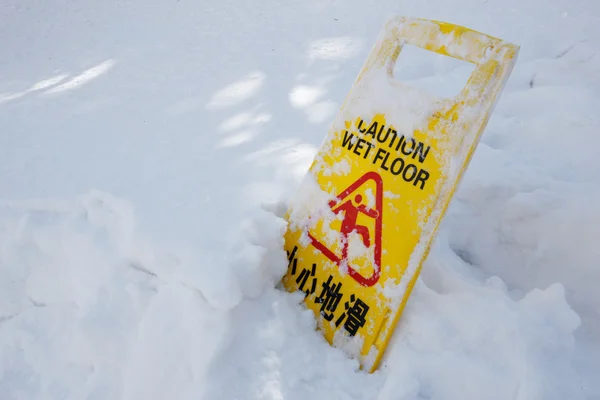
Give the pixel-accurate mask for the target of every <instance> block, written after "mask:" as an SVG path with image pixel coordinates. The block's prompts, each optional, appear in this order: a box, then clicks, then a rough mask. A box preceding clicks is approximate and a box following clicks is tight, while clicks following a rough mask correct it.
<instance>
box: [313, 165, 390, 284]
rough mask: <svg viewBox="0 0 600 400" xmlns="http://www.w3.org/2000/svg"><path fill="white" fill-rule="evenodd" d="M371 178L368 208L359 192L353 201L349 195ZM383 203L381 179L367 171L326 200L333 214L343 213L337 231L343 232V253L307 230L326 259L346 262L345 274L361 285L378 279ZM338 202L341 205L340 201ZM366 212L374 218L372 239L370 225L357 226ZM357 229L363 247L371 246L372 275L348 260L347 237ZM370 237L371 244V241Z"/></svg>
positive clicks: (374, 173) (339, 262)
mask: <svg viewBox="0 0 600 400" xmlns="http://www.w3.org/2000/svg"><path fill="white" fill-rule="evenodd" d="M370 180H372V181H373V182H374V183H375V208H369V207H367V206H366V205H364V204H362V201H363V197H362V195H360V194H356V195H355V196H354V203H356V205H355V204H354V203H353V202H352V198H351V195H352V194H353V193H354V192H355V191H356V190H357V189H359V188H360V187H361V186H362V185H364V184H365V183H367V182H368V181H370ZM382 202H383V181H382V179H381V176H379V174H378V173H376V172H374V171H370V172H367V173H366V174H364V175H363V176H361V177H360V178H358V180H356V182H354V183H353V184H351V185H350V186H349V187H348V188H347V189H346V190H344V191H342V192H341V193H340V194H339V195H337V196H336V200H332V201H330V202H329V207H330V208H331V210H332V211H333V212H334V213H335V214H339V213H340V212H343V213H344V214H343V219H342V226H341V228H340V233H341V234H342V235H341V236H342V243H341V244H342V254H341V257H339V256H337V255H336V254H335V253H334V252H332V251H331V250H330V249H328V248H327V247H325V245H323V243H321V242H320V241H319V240H318V239H316V238H315V237H314V236H313V235H311V234H310V232H309V233H308V236H309V238H310V240H311V243H312V245H313V246H315V248H317V249H318V250H320V251H321V252H322V253H323V254H324V255H325V256H326V257H327V258H329V259H330V260H331V261H333V262H334V263H336V264H337V265H338V266H341V265H343V264H347V266H348V274H349V275H350V276H352V277H353V278H354V279H355V280H356V281H357V282H358V283H360V284H361V285H363V286H373V285H374V284H375V283H377V281H378V280H379V274H380V272H381V226H382ZM340 203H341V204H340ZM360 213H362V214H365V215H367V216H368V217H371V218H373V219H375V232H374V238H371V235H370V233H369V228H368V227H366V226H364V225H358V224H357V219H358V216H359V214H360ZM352 232H356V233H357V234H358V235H360V237H361V239H362V242H363V244H364V245H365V247H367V248H369V247H371V246H372V245H373V246H374V256H375V260H374V261H375V264H374V265H373V274H372V275H371V276H370V277H364V276H362V275H361V274H360V273H359V272H358V271H356V270H355V269H353V268H352V267H351V266H350V265H349V263H348V244H349V243H348V236H349V235H350V234H351V233H352ZM372 239H373V241H374V243H372Z"/></svg>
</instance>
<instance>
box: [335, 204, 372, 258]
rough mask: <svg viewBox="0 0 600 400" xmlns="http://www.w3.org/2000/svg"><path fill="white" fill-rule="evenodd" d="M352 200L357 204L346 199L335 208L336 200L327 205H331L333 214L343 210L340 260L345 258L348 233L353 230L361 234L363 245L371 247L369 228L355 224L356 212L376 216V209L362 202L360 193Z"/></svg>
mask: <svg viewBox="0 0 600 400" xmlns="http://www.w3.org/2000/svg"><path fill="white" fill-rule="evenodd" d="M354 201H355V202H356V204H358V206H355V205H354V204H352V200H348V201H346V202H345V203H342V205H340V206H338V207H337V208H336V209H334V207H335V204H336V202H335V201H330V202H329V207H331V210H332V211H333V212H334V213H335V214H339V213H340V212H341V211H343V212H344V219H343V221H342V228H341V229H340V232H341V234H342V241H343V249H342V260H345V259H346V258H347V256H348V235H350V234H351V233H352V232H354V231H356V233H358V234H359V235H360V236H361V238H362V241H363V244H364V245H365V247H371V237H370V235H369V228H367V227H366V226H364V225H357V224H356V220H357V219H358V214H359V213H363V214H365V215H368V216H369V217H371V218H377V217H378V216H379V213H378V212H377V210H373V209H371V208H368V207H367V206H365V205H364V204H362V196H361V195H360V194H357V195H356V196H355V197H354Z"/></svg>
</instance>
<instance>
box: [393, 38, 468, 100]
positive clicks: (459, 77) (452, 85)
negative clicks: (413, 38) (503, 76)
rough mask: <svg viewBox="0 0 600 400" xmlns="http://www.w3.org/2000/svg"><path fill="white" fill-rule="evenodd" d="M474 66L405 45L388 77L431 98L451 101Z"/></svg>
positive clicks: (465, 82) (463, 85)
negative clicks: (421, 91)
mask: <svg viewBox="0 0 600 400" xmlns="http://www.w3.org/2000/svg"><path fill="white" fill-rule="evenodd" d="M475 66H476V65H475V64H473V63H470V62H467V61H462V60H458V59H456V58H453V57H449V56H445V55H443V54H439V53H435V52H433V51H429V50H425V49H422V48H420V47H416V46H413V45H410V44H405V45H404V46H402V50H401V51H400V55H399V56H398V58H397V60H396V62H395V64H394V67H393V69H392V77H393V78H394V79H395V80H398V81H402V82H403V83H405V84H407V85H410V86H413V87H417V88H419V89H421V90H424V91H425V92H427V93H430V94H432V95H434V96H437V97H441V98H452V97H455V96H456V95H458V94H459V93H460V91H461V90H462V89H463V88H464V87H465V85H466V84H467V81H468V80H469V77H470V76H471V74H472V73H473V71H474V70H475Z"/></svg>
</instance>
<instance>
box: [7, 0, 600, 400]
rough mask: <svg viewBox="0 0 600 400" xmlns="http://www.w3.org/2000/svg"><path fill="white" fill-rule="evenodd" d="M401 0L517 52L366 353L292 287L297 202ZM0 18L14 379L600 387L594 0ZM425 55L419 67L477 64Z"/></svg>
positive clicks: (327, 388) (598, 32)
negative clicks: (371, 358) (405, 285)
mask: <svg viewBox="0 0 600 400" xmlns="http://www.w3.org/2000/svg"><path fill="white" fill-rule="evenodd" d="M392 15H403V16H409V17H422V18H427V19H434V20H442V21H448V22H451V23H456V24H460V25H464V26H467V27H469V28H472V29H476V30H479V31H482V32H484V33H487V34H490V35H493V36H496V37H500V38H503V39H505V40H507V41H510V42H513V43H517V44H519V45H520V46H521V51H520V55H519V58H518V61H517V64H516V65H515V68H514V71H513V74H512V75H511V77H510V79H509V81H508V83H507V86H506V88H505V91H504V92H503V94H502V96H501V98H500V100H499V102H498V104H497V107H496V109H495V112H494V114H493V115H492V118H491V119H490V122H489V124H488V127H487V129H486V131H485V133H484V135H483V137H482V140H481V143H480V145H479V146H478V148H477V151H476V153H475V156H474V158H473V161H472V163H471V165H470V168H469V169H468V171H467V173H466V175H465V177H464V179H463V181H462V183H461V186H460V188H459V190H458V191H457V193H456V196H455V197H454V199H453V201H452V204H451V207H450V209H449V210H448V213H447V215H446V218H445V219H444V220H443V223H442V225H441V228H440V232H439V235H438V237H437V239H436V241H435V243H434V246H433V249H432V251H431V254H430V255H429V257H428V259H427V260H426V262H425V264H424V266H423V271H422V274H421V277H420V278H419V280H418V282H417V285H416V287H415V290H414V291H413V294H412V296H411V298H410V300H409V302H408V305H407V307H406V309H405V312H404V314H403V316H402V318H401V321H400V323H399V324H398V326H397V328H396V331H395V333H394V336H393V338H392V340H391V343H390V345H389V347H388V350H387V353H386V356H385V358H384V360H383V362H382V365H381V368H380V369H379V370H378V371H377V372H375V373H373V374H367V373H365V372H363V371H361V370H360V369H359V368H358V363H357V361H356V360H352V359H350V358H348V357H347V356H346V355H344V353H343V352H341V351H339V350H338V349H335V348H333V347H331V346H329V345H328V344H327V343H326V342H325V340H324V339H323V338H322V337H321V335H320V333H319V332H318V331H317V330H316V329H315V327H316V323H315V319H314V317H313V315H312V312H310V311H307V310H306V309H305V308H304V307H303V306H302V301H301V300H302V298H303V296H302V295H300V294H289V293H287V292H285V291H284V290H282V289H281V288H280V287H278V282H279V280H280V279H281V277H282V275H283V274H284V273H285V271H286V268H287V260H286V254H285V252H284V250H283V247H282V246H283V237H282V235H283V233H284V231H285V228H286V224H285V222H284V220H283V219H282V216H283V213H284V212H285V209H286V205H287V204H288V202H289V200H290V199H291V198H292V197H293V196H296V195H301V194H297V193H296V191H295V190H296V188H297V187H298V185H299V183H300V181H301V179H302V178H303V176H304V174H305V173H306V171H307V169H308V166H309V165H310V162H311V161H312V159H313V156H314V155H315V153H316V151H317V149H318V147H319V146H320V145H321V142H322V140H323V138H324V136H325V135H326V133H327V130H328V128H329V126H330V124H331V122H332V120H333V118H334V117H335V114H336V112H337V110H339V107H340V105H341V103H342V102H343V100H344V98H345V95H346V94H347V92H348V90H349V88H350V87H351V85H352V83H353V82H354V79H355V78H356V75H357V74H358V71H359V70H360V68H361V66H362V63H363V62H364V60H365V58H366V56H367V54H368V52H369V50H370V48H371V45H372V44H373V42H374V40H375V38H376V37H377V35H378V33H379V31H380V29H381V28H382V26H383V24H384V22H385V21H386V20H387V19H388V18H389V17H390V16H392ZM0 33H1V35H2V50H3V51H2V54H3V58H2V61H1V62H0V129H1V130H0V179H1V181H0V399H2V400H17V399H19V400H20V399H27V400H29V399H32V400H33V399H36V400H37V399H40V400H41V399H44V400H55V399H94V400H99V399H127V400H130V399H143V400H151V399H207V400H208V399H210V400H214V399H224V400H229V399H272V400H279V399H378V400H392V399H394V400H395V399H402V400H409V399H410V400H413V399H415V400H416V399H428V400H438V399H461V400H467V399H468V400H470V399H473V400H480V399H499V400H505V399H515V400H534V399H536V400H537V399H540V400H542V399H543V400H554V399H556V400H566V399H577V400H579V399H600V381H599V380H598V376H600V361H599V360H600V340H599V339H598V338H600V291H599V290H598V289H597V287H598V285H599V284H600V261H599V260H600V246H599V245H598V243H597V241H598V239H599V238H600V206H599V205H600V157H598V155H597V151H598V149H599V148H600V135H599V134H598V132H600V114H599V113H598V110H600V57H599V56H598V52H599V50H600V45H599V43H600V3H598V2H597V1H596V0H579V1H577V2H573V1H568V0H528V1H517V0H488V1H481V0H452V1H447V0H431V1H418V2H417V1H408V0H395V1H391V0H384V1H381V2H378V3H377V5H373V4H371V3H369V2H364V1H356V0H352V1H348V2H338V1H334V0H309V1H306V2H292V1H283V2H270V1H258V0H252V1H248V2H235V3H234V2H231V1H229V0H226V1H212V0H209V1H202V2H193V1H190V0H179V1H168V2H165V1H157V0H145V1H141V0H128V1H115V0H105V1H96V2H80V4H79V3H77V2H73V1H70V0H55V1H52V2H50V1H46V2H33V1H29V0H6V1H4V2H3V4H2V6H1V7H0ZM427 56H428V55H424V54H422V53H419V54H416V55H415V56H414V57H402V58H401V60H402V63H406V66H404V65H403V68H404V69H403V70H402V71H403V73H402V77H403V79H405V80H406V83H408V84H414V85H419V86H421V87H430V88H431V87H436V86H440V85H444V82H445V81H448V82H450V81H451V80H452V81H453V80H454V78H456V77H457V76H458V75H460V74H461V71H462V70H461V68H463V67H461V66H460V65H457V66H454V65H455V64H452V65H453V67H452V68H448V67H446V65H447V64H444V63H443V62H440V61H432V60H431V59H430V58H427ZM344 167H345V166H344V165H340V166H339V168H340V169H342V168H344Z"/></svg>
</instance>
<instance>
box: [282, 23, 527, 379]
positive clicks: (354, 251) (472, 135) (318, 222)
mask: <svg viewBox="0 0 600 400" xmlns="http://www.w3.org/2000/svg"><path fill="white" fill-rule="evenodd" d="M405 44H411V45H414V46H418V47H421V48H423V49H426V50H429V51H433V52H436V53H440V54H442V55H445V56H450V57H454V58H457V59H460V60H463V61H467V62H470V63H472V64H474V70H473V72H472V74H471V76H470V78H469V80H468V82H467V84H466V85H465V87H464V88H463V89H462V91H461V92H460V93H459V94H458V95H457V96H455V97H453V98H439V97H435V96H433V95H430V94H428V93H425V92H423V91H421V90H418V89H416V88H414V87H411V86H410V85H406V84H404V83H402V82H399V81H396V80H394V78H393V76H392V71H393V68H394V65H395V63H396V59H397V58H398V55H399V54H400V51H401V50H402V47H403V45H405ZM518 50H519V48H518V47H517V46H515V45H513V44H510V43H507V42H504V41H502V40H500V39H497V38H494V37H490V36H487V35H484V34H482V33H479V32H476V31H473V30H470V29H466V28H464V27H460V26H456V25H451V24H447V23H442V22H437V21H428V20H422V19H407V18H402V17H396V18H392V19H390V20H389V21H387V23H386V24H385V26H384V29H383V30H382V32H381V34H380V36H379V38H378V40H377V42H376V43H375V46H374V47H373V49H372V50H371V53H370V55H369V57H368V59H367V61H366V63H365V65H364V66H363V68H362V70H361V71H360V74H359V76H358V78H357V80H356V82H355V83H354V85H353V86H352V88H351V91H350V93H349V95H348V96H347V98H346V100H345V102H344V104H343V105H342V108H341V110H340V112H339V114H338V115H337V117H336V119H335V120H334V122H333V124H332V126H331V128H330V130H329V133H328V135H327V137H326V138H325V140H324V142H323V144H322V146H321V148H320V150H319V151H318V153H317V155H316V157H315V159H314V161H313V163H312V165H311V167H310V170H309V171H308V173H307V175H306V177H305V179H304V180H303V182H302V183H301V185H300V188H299V191H298V193H297V195H296V196H295V197H294V199H293V201H292V202H291V203H290V207H289V209H288V213H287V215H286V218H287V220H288V230H287V232H286V234H285V249H286V251H287V254H288V261H289V264H288V270H287V273H286V275H285V276H284V277H283V280H282V282H283V284H284V286H285V287H286V289H287V290H289V291H292V292H295V291H301V292H304V295H305V297H304V302H305V304H306V306H307V307H308V308H310V309H311V310H313V311H314V313H315V316H316V318H317V322H318V327H319V329H320V330H321V331H322V332H323V334H324V336H325V338H326V339H327V340H328V341H329V343H331V344H333V345H334V346H336V347H339V348H342V349H343V350H344V351H345V352H346V353H348V354H349V355H351V356H354V357H357V358H358V359H359V360H360V363H361V367H362V368H363V369H365V370H368V371H369V372H372V371H374V370H375V369H377V368H378V366H379V364H380V362H381V358H382V356H383V353H384V350H385V348H386V346H387V343H388V341H389V339H390V337H391V335H392V333H393V330H394V328H395V326H396V324H397V322H398V320H399V318H400V315H401V313H402V310H403V309H404V306H405V304H406V301H407V299H408V297H409V295H410V293H411V290H412V287H413V285H414V283H415V281H416V279H417V277H418V275H419V272H420V269H421V265H422V262H423V260H424V259H425V258H426V257H427V254H428V252H429V248H430V245H431V242H432V240H433V238H434V236H435V233H436V231H437V228H438V225H439V222H440V220H441V219H442V217H443V215H444V213H445V210H446V207H447V206H448V204H449V202H450V199H451V197H452V195H453V193H454V191H455V189H456V186H457V184H458V182H459V181H460V178H461V177H462V175H463V173H464V171H465V168H466V167H467V165H468V163H469V161H470V159H471V156H472V154H473V151H474V149H475V146H476V145H477V143H478V141H479V138H480V136H481V134H482V132H483V130H484V128H485V126H486V124H487V121H488V119H489V117H490V114H491V112H492V110H493V108H494V105H495V103H496V101H497V99H498V96H499V95H500V93H501V91H502V89H503V86H504V84H505V82H506V80H507V78H508V76H509V75H510V73H511V71H512V68H513V65H514V62H515V60H516V57H517V54H518Z"/></svg>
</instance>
